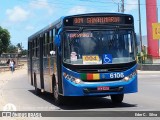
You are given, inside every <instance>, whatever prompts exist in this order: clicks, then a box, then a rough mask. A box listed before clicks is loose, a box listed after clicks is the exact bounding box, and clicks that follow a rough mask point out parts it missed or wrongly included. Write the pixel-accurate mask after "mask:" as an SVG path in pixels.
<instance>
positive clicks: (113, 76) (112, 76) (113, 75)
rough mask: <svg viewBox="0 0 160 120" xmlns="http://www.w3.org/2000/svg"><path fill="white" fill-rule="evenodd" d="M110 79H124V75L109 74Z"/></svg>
mask: <svg viewBox="0 0 160 120" xmlns="http://www.w3.org/2000/svg"><path fill="white" fill-rule="evenodd" d="M110 78H124V73H111V74H110Z"/></svg>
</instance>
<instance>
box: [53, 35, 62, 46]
mask: <svg viewBox="0 0 160 120" xmlns="http://www.w3.org/2000/svg"><path fill="white" fill-rule="evenodd" d="M54 43H55V45H56V46H58V47H59V46H60V43H61V38H60V35H56V36H55V39H54Z"/></svg>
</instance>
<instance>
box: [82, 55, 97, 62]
mask: <svg viewBox="0 0 160 120" xmlns="http://www.w3.org/2000/svg"><path fill="white" fill-rule="evenodd" d="M83 61H92V62H93V61H95V62H97V61H99V57H98V56H97V55H95V56H94V55H91V56H89V55H88V56H83Z"/></svg>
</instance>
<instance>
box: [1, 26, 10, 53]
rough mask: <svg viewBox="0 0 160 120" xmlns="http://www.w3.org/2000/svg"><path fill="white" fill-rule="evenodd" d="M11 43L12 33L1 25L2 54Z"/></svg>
mask: <svg viewBox="0 0 160 120" xmlns="http://www.w3.org/2000/svg"><path fill="white" fill-rule="evenodd" d="M9 44H10V33H9V32H8V30H7V29H3V28H2V27H1V26H0V55H1V54H2V53H3V52H7V48H8V46H9Z"/></svg>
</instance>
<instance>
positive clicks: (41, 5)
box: [29, 0, 54, 14]
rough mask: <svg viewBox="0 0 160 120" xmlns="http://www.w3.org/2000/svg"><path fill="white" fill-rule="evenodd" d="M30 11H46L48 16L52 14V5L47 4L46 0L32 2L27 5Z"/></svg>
mask: <svg viewBox="0 0 160 120" xmlns="http://www.w3.org/2000/svg"><path fill="white" fill-rule="evenodd" d="M29 6H30V7H31V8H32V9H37V10H47V11H48V13H49V14H52V13H53V8H54V7H53V4H49V3H48V1H47V0H34V1H31V2H30V3H29Z"/></svg>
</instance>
